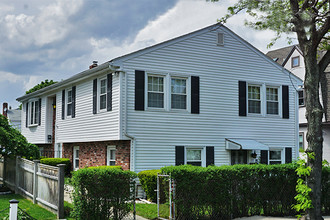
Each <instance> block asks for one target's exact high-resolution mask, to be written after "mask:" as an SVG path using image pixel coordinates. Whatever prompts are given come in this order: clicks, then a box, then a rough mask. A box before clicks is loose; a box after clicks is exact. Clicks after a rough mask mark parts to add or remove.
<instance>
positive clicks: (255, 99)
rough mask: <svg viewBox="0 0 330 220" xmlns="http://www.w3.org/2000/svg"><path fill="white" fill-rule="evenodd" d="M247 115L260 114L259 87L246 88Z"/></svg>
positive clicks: (250, 86)
mask: <svg viewBox="0 0 330 220" xmlns="http://www.w3.org/2000/svg"><path fill="white" fill-rule="evenodd" d="M248 113H255V114H261V86H259V85H249V86H248Z"/></svg>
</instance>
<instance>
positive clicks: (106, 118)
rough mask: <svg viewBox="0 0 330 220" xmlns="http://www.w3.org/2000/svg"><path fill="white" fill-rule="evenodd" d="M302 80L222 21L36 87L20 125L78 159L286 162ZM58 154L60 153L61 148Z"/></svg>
mask: <svg viewBox="0 0 330 220" xmlns="http://www.w3.org/2000/svg"><path fill="white" fill-rule="evenodd" d="M301 85H302V81H301V80H300V79H299V78H298V77H296V76H294V75H292V74H291V73H290V72H289V71H287V70H286V69H285V68H283V67H282V66H281V65H279V64H277V63H275V62H273V61H272V60H271V59H269V58H268V57H267V56H265V55H264V54H263V53H261V52H260V51H258V50H257V49H255V48H254V47H253V46H251V45H250V44H249V43H247V42H246V41H244V40H243V39H242V38H240V37H239V36H237V35H236V34H234V33H233V32H232V31H230V30H229V29H228V28H226V27H225V26H223V25H219V24H216V25H212V26H209V27H206V28H203V29H201V30H197V31H195V32H192V33H189V34H186V35H183V36H181V37H178V38H175V39H172V40H169V41H166V42H163V43H160V44H157V45H154V46H151V47H148V48H145V49H142V50H139V51H136V52H133V53H130V54H127V55H124V56H121V57H117V58H115V59H113V60H111V61H109V62H106V63H103V64H101V65H99V66H97V65H96V64H93V65H92V66H90V69H89V70H86V71H84V72H81V73H78V74H77V75H74V76H73V77H71V78H68V79H66V80H63V81H61V82H58V83H56V84H54V85H51V86H49V87H46V88H43V89H41V90H38V91H36V92H34V93H31V94H28V95H24V96H22V97H19V98H18V99H17V100H18V101H20V102H22V103H23V111H22V125H23V126H22V133H23V134H24V135H25V136H26V137H27V139H28V141H30V142H31V143H34V144H37V145H39V147H42V148H44V149H46V148H48V149H55V150H56V151H57V150H59V152H60V154H59V155H57V156H63V157H68V158H70V159H71V160H72V162H73V168H74V169H77V168H79V167H84V166H98V165H105V164H108V165H121V166H123V167H124V169H131V170H134V171H137V172H139V171H141V170H146V169H159V168H160V167H163V166H169V165H179V164H193V165H198V166H207V165H210V164H215V165H224V164H235V163H255V162H262V163H267V164H268V163H269V164H274V163H285V162H291V160H292V159H296V158H297V157H298V156H299V153H298V152H299V149H298V135H299V130H298V93H297V91H296V89H297V88H298V87H299V86H301ZM55 156H56V155H55Z"/></svg>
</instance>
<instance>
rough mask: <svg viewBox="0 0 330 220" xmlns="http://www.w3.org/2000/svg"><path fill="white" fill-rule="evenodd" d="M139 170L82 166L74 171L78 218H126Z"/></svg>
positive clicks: (74, 198)
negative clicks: (82, 167)
mask: <svg viewBox="0 0 330 220" xmlns="http://www.w3.org/2000/svg"><path fill="white" fill-rule="evenodd" d="M136 176H137V175H136V173H134V172H131V171H123V170H121V169H117V168H115V169H114V168H111V167H106V166H105V167H89V168H84V169H79V170H77V171H75V172H74V173H73V175H72V184H73V186H74V193H73V206H74V207H73V210H72V212H71V214H72V217H73V218H75V219H109V218H111V219H115V220H118V219H123V217H124V216H126V215H127V214H128V213H129V212H130V209H131V205H132V204H131V203H130V201H131V200H132V199H133V198H132V190H133V189H134V182H133V180H134V178H136Z"/></svg>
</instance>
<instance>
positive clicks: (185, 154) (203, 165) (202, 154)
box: [184, 146, 206, 167]
mask: <svg viewBox="0 0 330 220" xmlns="http://www.w3.org/2000/svg"><path fill="white" fill-rule="evenodd" d="M187 149H191V150H193V149H196V150H202V152H201V159H202V161H201V162H202V166H201V167H206V153H205V147H198V146H196V147H193V146H187V147H184V164H187Z"/></svg>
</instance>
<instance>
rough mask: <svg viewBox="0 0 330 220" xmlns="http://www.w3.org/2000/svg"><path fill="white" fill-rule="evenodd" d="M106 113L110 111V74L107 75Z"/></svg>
mask: <svg viewBox="0 0 330 220" xmlns="http://www.w3.org/2000/svg"><path fill="white" fill-rule="evenodd" d="M107 84H108V85H107V111H111V110H112V73H110V74H108V75H107Z"/></svg>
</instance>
